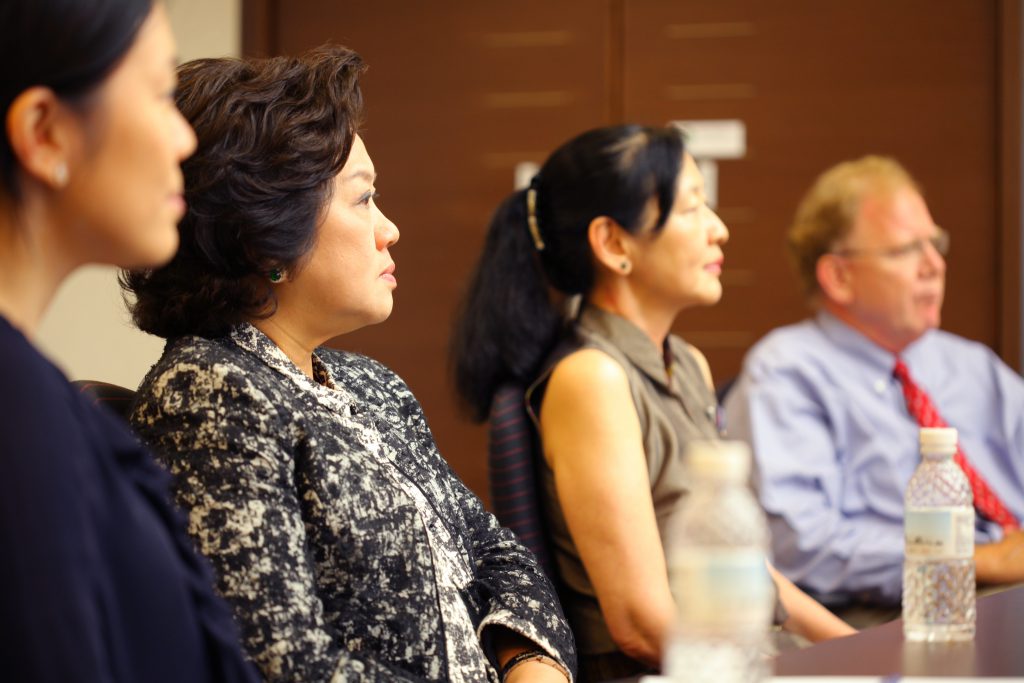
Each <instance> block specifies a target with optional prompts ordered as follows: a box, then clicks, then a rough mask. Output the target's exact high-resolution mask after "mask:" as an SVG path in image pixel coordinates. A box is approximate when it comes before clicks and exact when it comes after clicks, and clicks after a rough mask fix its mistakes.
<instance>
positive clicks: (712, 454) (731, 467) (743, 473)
mask: <svg viewBox="0 0 1024 683" xmlns="http://www.w3.org/2000/svg"><path fill="white" fill-rule="evenodd" d="M686 464H687V466H688V467H689V468H690V471H691V472H692V473H693V474H694V475H695V476H699V477H709V478H712V479H719V480H726V481H736V482H741V481H745V480H746V479H747V477H748V476H749V475H750V447H749V446H747V444H746V443H744V442H742V441H711V440H706V441H703V440H697V441H691V442H690V443H689V444H688V445H687V447H686Z"/></svg>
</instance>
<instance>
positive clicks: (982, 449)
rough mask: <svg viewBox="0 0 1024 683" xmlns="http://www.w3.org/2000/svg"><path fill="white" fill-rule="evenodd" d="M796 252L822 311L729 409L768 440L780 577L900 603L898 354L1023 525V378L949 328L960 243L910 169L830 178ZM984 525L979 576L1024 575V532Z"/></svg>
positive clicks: (908, 424) (808, 207)
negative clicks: (945, 310)
mask: <svg viewBox="0 0 1024 683" xmlns="http://www.w3.org/2000/svg"><path fill="white" fill-rule="evenodd" d="M788 246H789V249H790V252H791V254H792V255H793V257H794V261H795V263H796V265H797V270H798V271H799V274H800V277H801V280H802V283H803V285H804V288H805V290H806V292H807V294H808V296H809V299H810V301H811V303H812V305H813V306H814V308H815V309H816V315H815V317H813V318H810V319H808V320H805V321H803V322H801V323H798V324H796V325H791V326H788V327H783V328H780V329H777V330H774V331H773V332H771V333H769V334H768V335H767V336H766V337H765V338H764V339H762V340H761V341H760V342H758V343H757V344H756V345H755V346H754V347H753V348H752V349H751V351H750V352H749V353H748V354H747V357H746V359H745V361H744V366H743V371H742V374H741V375H740V377H739V378H738V379H737V381H736V383H735V385H734V386H733V389H732V390H731V391H730V393H729V395H728V397H727V399H726V401H725V410H726V419H727V421H726V424H727V426H728V429H729V434H730V436H731V437H732V438H738V439H743V440H746V441H748V442H750V444H751V446H752V447H753V450H754V453H755V458H756V462H757V467H758V475H757V485H758V491H759V495H760V498H761V502H762V504H763V505H764V507H765V509H766V511H767V512H768V515H769V519H770V522H771V527H772V536H773V545H774V553H775V563H776V566H777V567H778V568H779V570H781V571H782V572H783V573H785V574H786V575H787V576H788V577H789V578H790V579H792V580H793V581H794V582H795V583H797V584H799V585H801V586H803V587H804V588H805V589H807V590H808V591H810V592H812V593H813V594H815V595H817V596H818V597H820V598H822V599H823V600H825V601H826V602H831V603H833V604H837V605H842V604H844V603H861V604H863V603H873V604H876V605H877V604H881V605H897V604H898V603H899V600H900V595H901V588H902V583H903V576H902V566H903V493H904V490H905V489H906V486H907V483H908V481H909V480H910V476H911V474H913V471H914V469H915V467H916V466H917V463H918V460H919V456H918V438H917V435H918V427H919V426H918V423H917V421H916V420H915V418H914V417H913V416H912V415H911V414H910V412H908V409H907V404H906V402H905V400H904V395H903V391H902V386H901V384H900V382H899V381H898V380H897V379H896V378H895V377H894V376H893V369H894V366H895V363H896V360H897V358H899V359H902V360H903V361H904V362H905V363H906V365H907V367H908V368H909V373H910V376H911V377H912V378H913V381H914V382H916V384H917V385H918V386H919V387H921V388H922V389H923V390H924V391H925V392H927V393H928V395H929V396H930V397H931V400H932V402H933V403H934V404H935V406H936V408H937V410H938V412H939V414H940V415H941V416H942V417H943V418H944V419H945V420H946V421H947V422H948V423H949V425H950V426H952V427H956V428H957V429H958V430H959V435H960V444H961V446H962V447H963V451H964V453H965V455H966V458H967V459H968V461H969V462H970V463H971V464H973V466H974V468H975V469H976V470H977V471H978V472H979V473H980V474H981V476H982V477H983V478H984V479H985V480H986V481H987V482H988V484H989V486H990V487H991V489H992V490H993V491H994V492H995V494H996V496H997V497H998V498H999V499H1001V501H1002V502H1003V503H1004V504H1005V507H1006V508H1008V509H1009V511H1010V512H1011V513H1012V515H1013V517H1015V518H1016V520H1018V521H1019V520H1021V519H1022V518H1024V381H1022V380H1021V377H1020V376H1019V375H1018V374H1016V373H1015V372H1014V371H1012V370H1011V369H1010V368H1008V367H1007V366H1006V365H1005V364H1003V363H1002V361H1000V359H999V358H998V357H997V356H996V355H995V354H994V353H993V352H992V351H991V349H989V348H987V347H985V346H984V345H982V344H979V343H976V342H972V341H969V340H967V339H963V338H961V337H957V336H955V335H952V334H949V333H947V332H943V331H941V330H939V329H937V328H938V326H939V321H940V314H941V309H942V299H943V293H944V285H945V273H946V263H945V260H944V258H943V256H944V255H945V253H946V251H947V249H948V246H949V237H948V235H947V234H946V233H945V232H944V231H943V230H942V229H941V228H939V227H938V226H936V225H935V222H934V221H933V220H932V217H931V215H930V213H929V211H928V207H927V206H926V204H925V202H924V199H923V198H922V197H921V193H920V191H919V189H918V187H917V185H916V183H915V182H914V180H913V179H912V178H911V177H910V176H909V174H907V172H906V171H905V170H904V169H903V168H902V167H901V166H900V165H899V164H898V163H896V162H895V161H893V160H891V159H885V158H880V157H865V158H863V159H860V160H857V161H852V162H847V163H843V164H840V165H838V166H836V167H834V168H832V169H830V170H828V171H826V172H825V173H824V174H823V175H822V176H821V177H819V178H818V180H817V181H816V183H815V184H814V186H813V187H812V188H811V190H810V191H809V192H808V194H807V196H806V197H805V198H804V199H803V201H802V203H801V205H800V207H799V209H798V211H797V215H796V219H795V222H794V225H793V227H792V228H791V230H790V233H789V236H788ZM977 521H978V524H977V542H978V544H979V545H978V546H977V550H976V552H975V560H976V566H977V579H978V581H979V582H980V583H1012V582H1019V581H1022V580H1024V534H1022V533H1021V532H1020V531H1017V530H1013V528H1012V524H1011V525H1008V526H1007V527H1006V528H1005V529H1004V528H1003V527H1002V526H1000V525H999V524H996V523H994V522H992V521H991V520H986V519H985V518H984V517H982V516H981V515H978V516H977Z"/></svg>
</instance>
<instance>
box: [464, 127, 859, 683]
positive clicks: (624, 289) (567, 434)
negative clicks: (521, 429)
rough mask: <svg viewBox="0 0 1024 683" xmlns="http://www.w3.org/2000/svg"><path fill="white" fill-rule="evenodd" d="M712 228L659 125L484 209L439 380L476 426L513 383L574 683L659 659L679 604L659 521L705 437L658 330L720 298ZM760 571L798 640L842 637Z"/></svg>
mask: <svg viewBox="0 0 1024 683" xmlns="http://www.w3.org/2000/svg"><path fill="white" fill-rule="evenodd" d="M728 239H729V232H728V230H727V229H726V227H725V225H724V224H723V223H722V222H721V220H719V218H718V216H716V215H715V213H714V212H713V211H712V210H711V209H710V208H709V207H708V205H707V203H706V198H705V195H704V183H703V178H702V176H701V174H700V171H699V170H698V168H697V166H696V164H695V162H694V161H693V159H692V158H691V157H690V156H689V155H688V154H686V152H685V150H684V145H683V139H682V137H681V135H680V134H679V132H678V131H677V130H676V129H674V128H647V127H641V126H635V125H624V126H614V127H609V128H601V129H597V130H593V131H590V132H587V133H584V134H582V135H580V136H578V137H576V138H574V139H572V140H570V141H569V142H567V143H566V144H565V145H563V146H562V147H560V148H559V149H558V150H556V151H555V152H554V153H553V154H552V155H551V157H550V158H549V159H548V160H547V161H546V162H545V163H544V165H543V166H542V167H541V169H540V172H539V173H538V175H537V176H536V177H535V178H534V179H533V181H532V182H531V183H530V186H529V187H528V188H527V189H526V190H523V191H520V192H517V193H515V194H514V195H512V196H511V197H509V198H508V199H507V200H506V201H505V202H504V203H503V204H502V205H501V207H500V208H499V209H498V211H497V213H496V214H495V217H494V219H493V220H492V222H491V226H490V229H489V233H488V236H487V241H486V244H485V247H484V251H483V255H482V256H481V259H480V262H479V265H478V266H477V269H476V272H475V274H474V276H473V280H472V282H471V283H470V287H469V290H468V291H469V293H468V295H467V297H466V300H465V302H464V305H463V310H462V315H461V318H460V320H459V321H458V324H457V326H456V334H455V338H454V342H453V361H454V367H455V376H456V384H457V388H458V390H459V393H460V395H461V397H462V399H463V400H464V401H465V403H466V404H467V406H468V407H469V409H470V411H471V412H472V414H473V415H474V416H475V417H476V418H477V419H479V420H483V419H485V418H486V417H487V415H488V413H489V410H490V407H491V401H492V399H493V398H494V395H495V393H496V392H497V391H498V389H499V388H501V387H502V386H504V385H506V384H516V385H519V386H521V387H528V389H527V390H526V392H525V395H524V400H526V401H527V403H528V405H529V409H530V411H531V413H532V414H533V415H534V416H536V421H537V427H538V430H539V435H540V440H541V443H542V445H543V462H541V463H540V480H541V481H540V493H541V496H542V498H543V499H544V503H545V515H546V525H547V530H548V534H549V537H550V540H551V545H552V549H553V552H554V559H555V566H556V568H557V573H558V578H559V582H560V585H561V589H562V590H561V596H562V603H563V607H564V608H565V611H566V614H567V616H568V617H569V620H570V623H571V624H572V625H573V629H574V631H575V635H576V639H577V644H578V648H579V652H580V679H581V680H606V679H610V678H616V677H623V676H628V675H632V674H636V673H639V672H643V671H649V670H653V669H655V668H656V667H657V666H658V664H659V662H660V660H661V647H662V642H663V640H664V638H665V635H666V632H667V630H668V628H669V624H670V622H671V620H672V617H673V614H674V612H675V608H674V600H675V599H681V596H673V595H672V593H671V591H670V588H669V586H670V581H669V576H668V569H667V566H666V561H665V556H666V552H667V551H668V550H670V549H671V543H670V541H669V539H668V538H667V537H666V535H665V533H664V532H665V529H667V528H668V527H669V526H670V525H671V520H672V519H673V517H674V515H675V514H676V513H677V511H678V510H679V507H680V505H679V504H680V501H681V500H682V499H683V497H684V496H685V495H686V490H687V483H686V477H685V476H684V474H683V471H682V462H681V460H682V453H683V449H684V447H685V445H686V443H687V442H689V441H690V440H693V439H714V438H718V436H719V431H718V427H717V425H716V421H715V415H716V411H715V405H716V403H715V397H714V393H713V390H712V383H711V376H710V372H709V369H708V365H707V362H706V360H705V359H704V357H703V355H702V354H701V353H700V352H699V351H698V350H697V349H696V348H694V347H693V346H691V345H689V344H686V343H685V342H684V341H683V340H682V339H680V338H678V337H676V336H674V335H672V334H671V328H672V325H673V323H674V322H675V321H676V318H677V317H678V315H679V314H680V313H681V312H683V311H685V310H686V309H688V308H690V307H693V306H709V305H713V304H715V303H716V302H717V301H718V300H719V299H720V298H721V295H722V285H721V282H720V280H719V276H720V274H721V269H722V262H723V252H722V248H723V246H724V245H725V243H726V241H727V240H728ZM573 295H580V298H581V304H580V306H579V310H578V313H576V314H574V315H572V316H570V317H569V318H568V319H566V317H565V316H563V315H562V314H561V313H560V309H561V306H560V305H559V301H558V299H559V298H561V297H568V296H573ZM563 320H565V322H563ZM594 511H600V514H595V513H594ZM772 572H773V574H772V575H773V578H774V579H775V582H776V585H777V587H778V589H779V594H780V600H781V602H782V604H783V606H784V607H785V609H786V610H787V611H788V613H789V616H788V618H786V621H785V624H784V626H786V627H787V628H789V629H791V630H793V631H795V632H797V633H799V634H801V635H803V636H805V637H807V638H810V639H812V640H818V639H822V638H827V637H833V636H838V635H845V634H847V633H851V632H852V629H850V628H849V627H848V626H847V625H846V624H844V623H843V622H841V621H839V620H838V619H836V618H835V617H834V616H833V615H831V614H830V613H828V612H827V611H826V610H825V609H824V608H823V607H822V606H821V605H819V604H818V603H816V602H814V601H813V600H812V599H811V598H809V597H808V596H807V595H805V594H804V593H802V592H801V591H800V590H799V589H797V588H796V587H795V586H794V585H793V584H792V583H790V582H789V581H788V580H786V579H785V578H783V577H781V576H779V575H778V574H777V573H775V572H774V570H772Z"/></svg>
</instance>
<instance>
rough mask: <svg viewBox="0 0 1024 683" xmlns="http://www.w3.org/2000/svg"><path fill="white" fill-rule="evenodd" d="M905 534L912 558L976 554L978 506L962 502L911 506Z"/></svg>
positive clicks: (962, 557)
mask: <svg viewBox="0 0 1024 683" xmlns="http://www.w3.org/2000/svg"><path fill="white" fill-rule="evenodd" d="M903 533H904V537H905V542H906V555H907V557H909V558H912V559H915V560H960V559H967V558H970V557H973V556H974V508H970V507H966V506H962V505H958V506H950V507H933V508H907V511H906V516H905V517H904V520H903Z"/></svg>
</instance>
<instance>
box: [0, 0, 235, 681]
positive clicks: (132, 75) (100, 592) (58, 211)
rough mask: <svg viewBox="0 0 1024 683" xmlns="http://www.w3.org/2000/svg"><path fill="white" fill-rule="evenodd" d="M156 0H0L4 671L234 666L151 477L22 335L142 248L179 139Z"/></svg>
mask: <svg viewBox="0 0 1024 683" xmlns="http://www.w3.org/2000/svg"><path fill="white" fill-rule="evenodd" d="M174 61H175V48H174V41H173V37H172V36H171V32H170V26H169V23H168V20H167V15H166V13H165V11H164V8H163V5H162V3H151V2H150V1H149V0H95V1H93V2H88V3H82V2H79V1H77V0H4V1H3V2H2V3H0V68H2V69H3V70H4V74H3V78H2V79H0V114H2V116H3V123H4V128H3V130H4V133H3V136H2V137H0V386H2V387H3V390H4V393H3V398H2V399H0V401H2V404H3V405H2V409H0V457H2V462H3V471H2V473H0V555H2V556H3V558H4V559H3V561H2V562H0V595H2V596H3V597H2V598H0V661H2V662H3V665H2V666H3V675H2V676H0V677H2V678H4V679H5V680H17V681H61V682H64V681H104V682H108V681H123V682H124V683H137V682H138V681H147V682H150V681H152V682H160V681H167V682H168V683H171V682H174V683H177V682H180V681H249V680H254V679H255V674H254V672H253V671H252V670H251V667H250V665H249V664H248V663H247V662H245V660H244V658H243V656H242V654H241V650H240V647H239V645H238V643H237V635H236V633H235V630H234V625H233V624H232V622H231V618H230V614H229V612H228V610H227V608H226V606H224V605H223V604H222V603H221V602H220V600H219V599H218V598H216V597H215V596H214V594H213V589H212V587H211V586H212V576H211V575H210V573H209V571H208V570H207V569H206V567H205V564H203V563H202V562H201V561H200V560H199V558H198V557H197V556H196V555H195V554H194V553H193V550H192V546H191V543H190V541H189V539H188V537H187V536H186V535H185V533H184V529H183V527H182V523H181V519H180V517H179V515H178V514H177V513H176V512H175V511H173V510H172V509H171V508H170V506H169V504H168V503H167V502H166V499H167V490H166V475H165V474H164V473H163V472H162V471H161V470H160V469H159V468H158V467H157V466H156V465H155V464H153V463H152V461H151V459H150V457H149V455H148V453H146V452H145V451H144V450H142V449H141V448H140V447H139V445H138V443H137V441H136V440H135V438H134V437H133V436H132V435H131V434H130V433H129V432H128V429H127V428H126V426H125V425H124V424H123V422H122V421H121V420H119V419H118V418H116V417H115V416H114V415H113V414H108V412H107V411H106V410H104V409H101V408H97V407H95V406H93V405H92V403H91V402H90V401H89V400H88V399H86V398H84V397H83V396H81V395H80V394H79V392H78V391H77V390H76V389H75V388H73V387H72V386H71V385H70V384H69V383H68V382H67V380H66V379H65V378H64V376H63V375H62V374H61V372H60V371H59V370H58V369H57V368H56V367H54V366H53V365H52V364H50V362H49V361H47V360H46V359H45V358H44V357H43V356H41V355H40V354H39V352H38V351H37V350H36V348H35V347H34V345H33V344H32V341H31V340H32V339H33V337H34V336H35V334H36V331H37V329H38V326H39V321H40V319H41V318H42V316H43V314H44V312H45V311H46V308H47V306H48V305H49V303H50V300H51V299H52V298H53V296H54V293H55V292H56V290H57V288H58V287H59V286H60V284H61V282H62V281H63V280H64V278H66V277H67V276H68V275H69V274H70V273H71V272H72V271H74V270H75V269H76V268H78V267H79V266H81V265H84V264H87V263H104V264H114V265H118V266H135V267H138V266H156V265H159V264H162V263H164V262H166V261H167V260H168V259H169V258H171V256H172V255H173V254H174V250H175V247H176V246H177V244H178V233H177V229H176V228H175V223H177V221H178V219H179V218H181V215H182V214H183V213H184V210H185V205H184V202H183V201H182V191H183V188H182V176H181V169H180V167H179V162H180V161H181V160H182V159H183V158H184V157H186V156H188V154H189V153H190V152H191V151H192V149H193V148H194V146H195V137H194V136H193V134H192V130H191V129H190V128H189V126H188V124H187V123H186V122H185V121H184V119H182V117H181V115H180V114H179V113H178V110H177V109H176V108H175V106H174V101H173V99H172V98H171V92H172V91H173V89H174V84H175V80H176V79H175V74H174Z"/></svg>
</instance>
